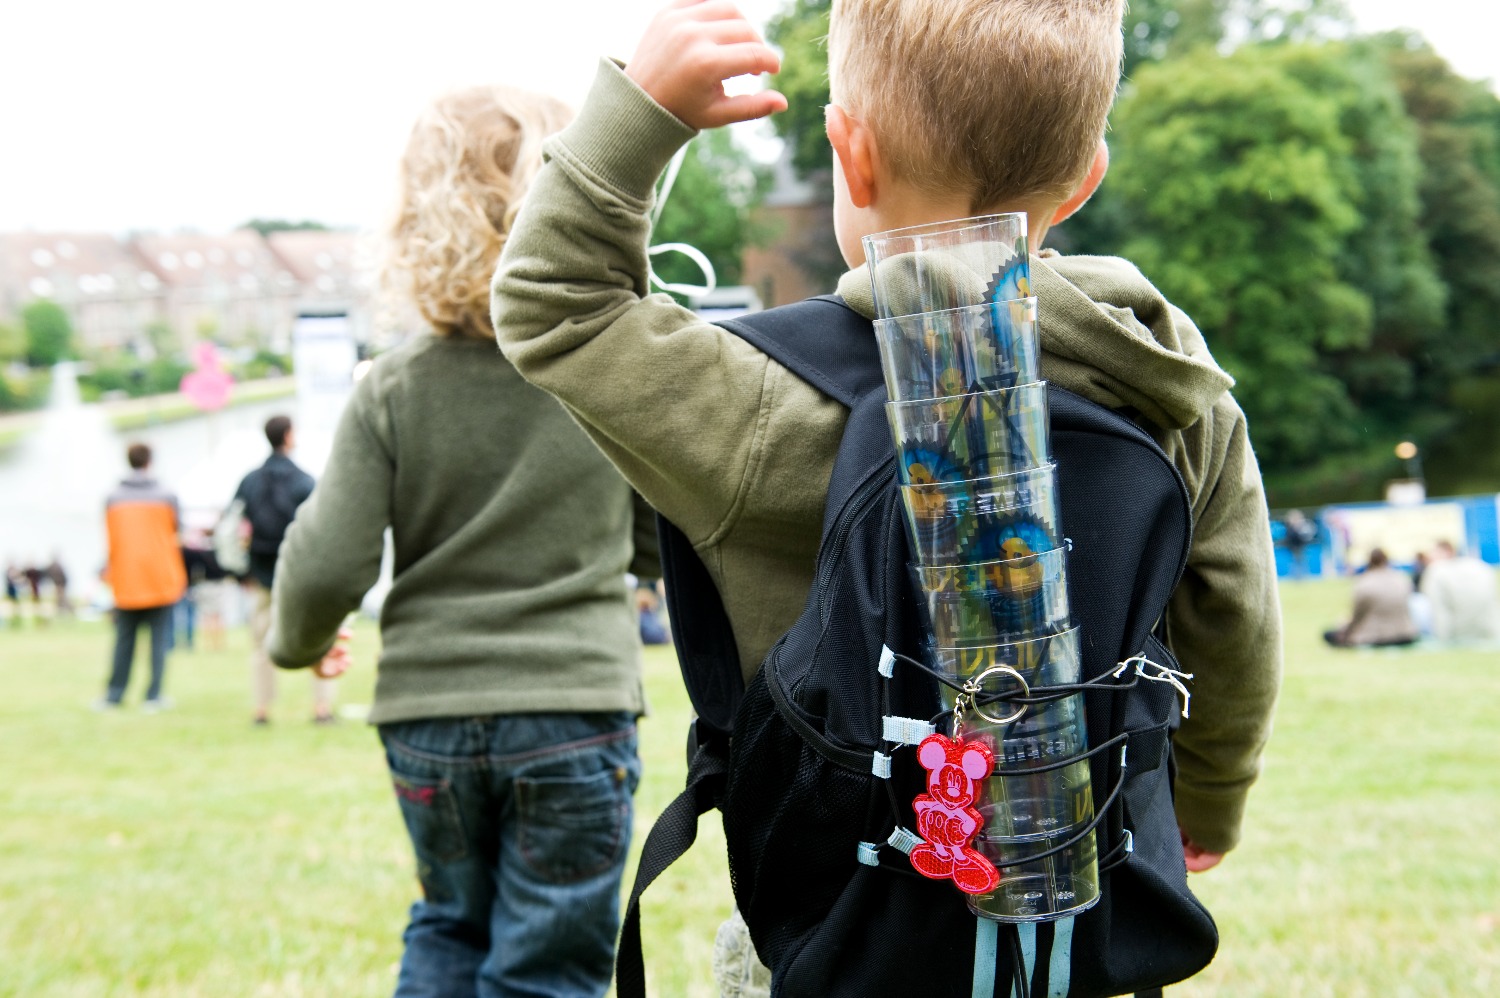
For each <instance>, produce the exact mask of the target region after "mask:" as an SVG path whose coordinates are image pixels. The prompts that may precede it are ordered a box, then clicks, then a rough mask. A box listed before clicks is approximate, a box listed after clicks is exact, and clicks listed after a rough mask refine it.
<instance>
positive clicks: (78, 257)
mask: <svg viewBox="0 0 1500 998" xmlns="http://www.w3.org/2000/svg"><path fill="white" fill-rule="evenodd" d="M358 241H359V237H358V236H357V235H355V234H354V233H349V232H325V231H288V232H275V233H272V234H271V235H270V237H269V238H264V237H262V236H261V235H260V233H258V232H256V231H255V230H253V229H238V230H236V231H234V232H229V233H222V234H201V233H176V234H166V235H164V234H144V235H138V236H134V237H131V238H128V239H123V240H122V239H116V238H115V237H113V236H110V235H107V234H103V233H87V234H66V233H35V232H23V233H9V234H4V233H0V321H9V322H15V321H18V319H19V316H20V313H21V310H22V309H24V308H25V307H26V305H27V304H28V303H30V302H32V301H35V300H37V299H41V298H45V299H49V300H51V301H54V302H56V303H57V304H59V305H61V306H62V307H63V308H64V309H65V310H66V311H67V312H68V314H69V316H70V317H71V318H72V320H73V327H74V329H75V330H76V331H77V333H78V338H79V344H80V346H82V347H83V348H84V349H86V350H114V349H127V348H128V349H132V350H134V351H135V352H137V353H148V352H149V351H150V349H151V348H152V340H153V337H151V336H150V335H148V333H149V331H150V329H151V327H153V326H162V327H165V328H166V329H167V330H168V331H169V332H170V335H171V340H173V341H175V342H176V343H178V344H179V345H180V346H181V347H182V349H184V350H186V349H187V348H188V347H190V346H191V345H192V344H193V343H194V342H196V341H197V340H200V339H212V340H215V341H217V342H220V343H223V344H225V345H229V346H253V347H262V346H264V347H270V348H272V349H275V350H277V351H279V352H285V351H286V350H288V349H289V348H290V343H291V328H292V322H293V320H294V319H295V318H296V317H297V315H298V314H299V313H303V312H308V311H313V312H332V311H343V312H347V313H348V314H349V315H350V318H351V321H352V322H353V324H354V327H355V330H356V335H361V338H364V337H366V336H368V332H369V325H370V319H369V316H370V302H369V298H370V295H369V290H368V282H367V281H365V280H364V279H363V277H362V275H361V273H360V270H359V265H358V262H357V260H356V256H357V254H356V247H357V245H358ZM157 339H159V338H157Z"/></svg>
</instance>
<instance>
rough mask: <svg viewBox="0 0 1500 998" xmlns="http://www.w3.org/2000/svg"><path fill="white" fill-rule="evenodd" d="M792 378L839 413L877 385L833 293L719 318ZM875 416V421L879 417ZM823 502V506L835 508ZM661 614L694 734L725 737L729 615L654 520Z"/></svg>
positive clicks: (875, 354) (674, 534)
mask: <svg viewBox="0 0 1500 998" xmlns="http://www.w3.org/2000/svg"><path fill="white" fill-rule="evenodd" d="M719 325H721V326H723V327H724V328H725V329H727V330H728V331H729V332H732V333H734V334H735V335H736V336H739V337H740V338H742V339H744V340H745V341H746V342H748V343H750V344H751V345H753V346H754V347H755V348H756V349H758V350H760V351H761V352H763V353H765V354H766V355H767V356H769V357H771V358H772V359H773V360H775V361H776V362H777V363H779V364H781V365H783V366H784V367H786V368H787V369H788V370H790V371H791V372H792V373H793V374H795V375H796V376H797V377H799V378H801V379H802V380H803V381H806V382H807V383H808V384H810V385H812V386H813V387H814V388H816V389H818V390H819V391H820V392H822V393H823V394H825V395H827V396H829V397H830V398H833V399H836V400H838V401H839V402H841V403H843V404H844V405H845V406H846V407H848V408H850V409H853V408H855V405H856V403H858V401H859V400H860V399H861V398H863V397H865V396H867V395H869V394H870V392H872V391H874V390H875V389H877V388H880V387H881V386H882V385H883V383H884V382H883V378H882V375H881V373H880V353H879V351H878V350H877V349H876V346H875V339H874V337H873V335H872V334H871V331H870V322H869V320H868V319H866V318H864V317H863V316H862V315H860V314H859V313H858V312H856V311H854V310H853V309H852V308H850V307H849V306H848V305H846V304H845V303H844V300H843V299H842V298H839V297H837V296H836V295H824V296H821V297H818V298H809V299H807V300H806V301H800V302H797V303H796V304H793V305H785V306H782V307H780V308H773V309H768V310H767V311H764V312H755V313H751V314H748V315H743V316H740V317H739V318H736V319H726V320H724V321H723V322H721V323H719ZM882 418H883V417H882ZM834 500H835V497H832V496H830V502H829V505H830V506H831V507H832V506H834V505H835V502H834ZM657 534H658V537H659V539H660V543H661V561H662V572H663V574H664V575H665V576H666V578H667V616H668V619H669V620H670V621H671V624H672V638H673V641H674V643H675V644H676V646H677V655H678V661H679V662H680V664H681V666H682V676H683V682H684V684H685V685H686V686H687V690H688V695H689V698H690V699H691V700H692V702H693V709H694V710H696V711H697V713H698V716H699V718H700V725H699V728H700V730H699V735H700V737H703V738H705V739H709V738H711V737H712V735H713V733H714V732H718V733H719V734H721V735H724V736H727V735H728V733H729V731H730V729H731V728H732V727H733V725H734V714H735V711H736V710H737V709H738V708H739V703H740V697H741V696H742V695H743V693H744V681H743V679H742V678H741V676H740V670H739V665H738V663H739V651H738V646H737V645H736V643H735V639H734V632H733V629H732V628H731V627H730V624H729V615H728V614H727V613H726V612H725V610H724V604H723V602H722V600H721V599H720V598H719V593H718V590H717V589H716V588H715V587H714V584H713V580H712V578H711V577H710V576H709V573H708V569H707V568H706V567H705V566H704V565H703V562H702V560H701V559H700V558H699V557H698V554H697V552H696V551H694V550H693V546H692V543H691V542H690V541H689V540H688V538H687V537H686V536H685V535H684V534H683V533H682V531H681V530H679V529H678V528H677V526H676V525H675V524H673V523H672V522H671V521H670V520H667V519H666V518H665V517H662V516H658V517H657Z"/></svg>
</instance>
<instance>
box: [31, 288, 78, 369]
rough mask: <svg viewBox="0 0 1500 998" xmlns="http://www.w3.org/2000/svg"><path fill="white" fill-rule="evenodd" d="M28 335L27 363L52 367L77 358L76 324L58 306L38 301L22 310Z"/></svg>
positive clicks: (41, 300)
mask: <svg viewBox="0 0 1500 998" xmlns="http://www.w3.org/2000/svg"><path fill="white" fill-rule="evenodd" d="M21 326H22V328H23V329H25V331H26V362H27V363H28V364H30V365H31V366H32V367H50V366H52V365H53V364H56V363H57V362H58V361H60V360H66V359H68V358H69V357H71V356H73V323H72V322H71V321H70V320H69V319H68V313H67V312H64V311H63V310H62V307H61V306H59V305H58V304H56V303H55V302H50V301H47V300H46V299H38V300H37V301H34V302H32V303H31V304H29V305H27V306H26V307H25V308H24V309H22V310H21Z"/></svg>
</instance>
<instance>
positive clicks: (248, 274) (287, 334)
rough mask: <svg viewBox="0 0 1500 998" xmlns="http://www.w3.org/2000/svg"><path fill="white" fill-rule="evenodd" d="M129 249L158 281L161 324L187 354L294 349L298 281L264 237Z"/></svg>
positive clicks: (234, 235)
mask: <svg viewBox="0 0 1500 998" xmlns="http://www.w3.org/2000/svg"><path fill="white" fill-rule="evenodd" d="M131 245H132V248H133V249H134V250H135V251H136V253H137V254H138V255H139V256H140V258H141V260H142V261H143V262H144V263H145V264H146V265H147V266H148V267H150V268H151V269H152V270H153V271H154V272H155V273H156V275H157V277H159V278H161V282H162V284H163V286H164V287H165V288H166V290H167V293H166V299H165V302H164V305H165V308H164V312H165V314H164V315H163V317H162V318H163V321H164V322H165V323H166V325H167V326H168V328H170V329H171V331H172V332H173V334H175V336H176V338H177V340H178V342H180V343H182V344H183V345H184V346H186V345H187V344H189V343H191V342H193V341H194V340H197V339H204V338H207V339H213V340H217V341H219V342H222V343H226V344H229V345H234V346H247V345H252V344H256V343H274V342H288V341H290V339H291V323H292V318H293V303H294V302H295V300H296V297H297V291H298V282H297V278H296V277H295V276H294V275H293V274H292V272H291V270H290V269H289V268H288V267H287V265H286V264H285V263H283V262H282V261H281V260H280V259H279V258H278V257H277V256H276V254H274V253H272V252H271V248H270V246H268V245H267V244H266V241H265V239H263V238H261V235H260V233H258V232H255V231H254V230H252V229H239V230H236V231H234V232H231V233H228V234H226V235H200V234H176V235H146V236H138V237H137V238H136V239H135V240H133V241H132V243H131Z"/></svg>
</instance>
